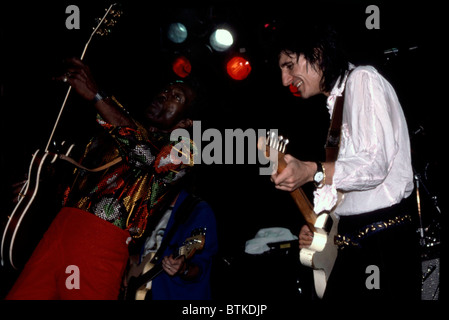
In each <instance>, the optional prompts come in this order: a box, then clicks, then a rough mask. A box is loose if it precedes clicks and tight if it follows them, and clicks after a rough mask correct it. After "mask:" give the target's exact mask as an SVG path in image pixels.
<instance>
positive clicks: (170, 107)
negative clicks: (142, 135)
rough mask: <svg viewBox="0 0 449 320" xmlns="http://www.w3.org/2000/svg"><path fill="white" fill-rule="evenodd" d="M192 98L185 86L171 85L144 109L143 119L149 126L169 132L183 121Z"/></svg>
mask: <svg viewBox="0 0 449 320" xmlns="http://www.w3.org/2000/svg"><path fill="white" fill-rule="evenodd" d="M192 97H193V95H192V91H191V90H190V89H189V87H188V86H186V85H185V84H182V83H175V84H171V85H169V86H167V87H166V88H165V89H164V90H162V91H161V92H160V93H159V94H158V95H156V97H155V98H154V99H153V101H152V102H151V103H150V105H149V106H148V107H147V108H146V110H145V118H146V119H147V120H148V121H149V123H150V125H151V126H153V127H156V128H157V129H160V130H165V131H170V130H172V129H174V128H176V127H177V125H178V124H179V122H180V121H181V120H182V119H183V117H184V111H185V110H186V108H187V106H188V104H189V103H190V102H191V100H192Z"/></svg>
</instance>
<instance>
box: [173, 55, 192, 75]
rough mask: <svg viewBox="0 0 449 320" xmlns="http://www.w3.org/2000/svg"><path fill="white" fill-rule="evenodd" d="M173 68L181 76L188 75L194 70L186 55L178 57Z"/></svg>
mask: <svg viewBox="0 0 449 320" xmlns="http://www.w3.org/2000/svg"><path fill="white" fill-rule="evenodd" d="M172 68H173V72H174V73H175V74H176V75H177V76H179V77H181V78H185V77H187V76H188V75H189V74H190V72H191V71H192V65H191V63H190V61H189V59H187V58H186V57H184V56H179V57H177V58H176V59H175V60H174V61H173V63H172Z"/></svg>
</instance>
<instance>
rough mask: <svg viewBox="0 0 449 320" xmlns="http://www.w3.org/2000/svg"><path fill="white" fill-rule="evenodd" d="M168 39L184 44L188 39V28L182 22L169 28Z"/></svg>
mask: <svg viewBox="0 0 449 320" xmlns="http://www.w3.org/2000/svg"><path fill="white" fill-rule="evenodd" d="M167 37H168V39H169V40H170V41H172V42H174V43H183V42H184V41H185V40H186V39H187V28H186V26H185V25H183V24H182V23H180V22H175V23H172V24H170V25H169V26H168V30H167Z"/></svg>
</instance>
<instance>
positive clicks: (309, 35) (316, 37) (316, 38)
mask: <svg viewBox="0 0 449 320" xmlns="http://www.w3.org/2000/svg"><path fill="white" fill-rule="evenodd" d="M298 30H300V31H298ZM276 42H277V44H276V49H277V53H278V54H279V55H280V54H282V53H285V54H287V55H288V56H291V55H293V54H296V55H297V57H298V58H299V56H300V55H301V54H302V55H304V57H305V59H306V60H307V61H308V62H309V64H310V65H311V66H312V67H313V68H318V69H319V70H321V72H322V73H323V76H322V78H321V83H320V87H321V88H320V89H321V90H323V91H324V92H329V91H331V90H332V88H333V87H334V85H335V84H336V82H337V80H338V78H339V77H340V81H342V80H343V76H344V74H345V72H346V71H347V70H348V69H349V61H348V59H347V57H346V54H345V52H344V50H343V48H342V46H341V45H340V42H339V37H338V34H337V32H336V30H335V28H334V27H332V26H330V25H314V26H311V27H309V28H306V27H300V28H299V29H298V24H295V25H294V26H293V25H289V24H284V25H282V26H281V28H280V31H279V34H278V37H277V40H276ZM339 85H341V83H339Z"/></svg>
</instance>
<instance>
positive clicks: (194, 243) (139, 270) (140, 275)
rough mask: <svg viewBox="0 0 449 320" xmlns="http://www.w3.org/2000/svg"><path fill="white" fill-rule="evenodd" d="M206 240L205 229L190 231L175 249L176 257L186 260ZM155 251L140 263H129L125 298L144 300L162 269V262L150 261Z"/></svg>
mask: <svg viewBox="0 0 449 320" xmlns="http://www.w3.org/2000/svg"><path fill="white" fill-rule="evenodd" d="M205 240H206V229H204V228H200V229H196V230H194V231H193V232H192V234H191V237H189V238H187V239H186V240H185V241H184V242H183V244H182V246H181V247H180V248H178V250H177V251H176V252H177V254H176V256H177V258H179V257H181V256H184V257H185V259H186V260H188V259H191V258H192V257H193V255H194V254H195V253H196V251H199V250H202V249H203V248H204V243H205ZM154 256H155V253H150V254H147V255H146V256H145V258H144V260H142V262H141V263H140V264H131V267H130V269H129V271H128V275H127V282H128V285H127V287H126V293H125V300H145V296H146V295H147V293H148V291H150V290H151V284H152V281H153V279H154V278H156V277H157V276H158V275H159V274H160V273H161V272H162V271H163V269H162V264H161V263H157V264H154V263H153V262H152V260H153V257H154Z"/></svg>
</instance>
